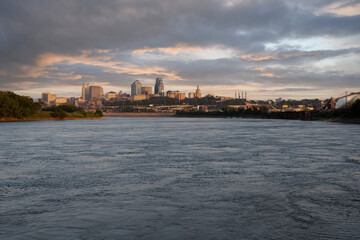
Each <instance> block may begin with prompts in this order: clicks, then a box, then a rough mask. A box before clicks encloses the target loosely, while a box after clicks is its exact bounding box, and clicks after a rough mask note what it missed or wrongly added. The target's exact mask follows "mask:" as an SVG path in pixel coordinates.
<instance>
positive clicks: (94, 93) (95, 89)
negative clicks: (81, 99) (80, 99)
mask: <svg viewBox="0 0 360 240" xmlns="http://www.w3.org/2000/svg"><path fill="white" fill-rule="evenodd" d="M102 95H104V89H103V88H102V87H100V86H90V99H94V98H95V99H100V98H101V97H102Z"/></svg>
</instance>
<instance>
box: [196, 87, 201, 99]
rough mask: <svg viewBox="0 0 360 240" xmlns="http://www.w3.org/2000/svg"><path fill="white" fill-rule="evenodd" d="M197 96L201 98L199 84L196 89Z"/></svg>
mask: <svg viewBox="0 0 360 240" xmlns="http://www.w3.org/2000/svg"><path fill="white" fill-rule="evenodd" d="M195 97H196V98H201V90H200V88H199V85H197V89H196V92H195Z"/></svg>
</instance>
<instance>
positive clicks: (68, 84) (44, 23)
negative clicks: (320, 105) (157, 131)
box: [0, 0, 360, 100]
mask: <svg viewBox="0 0 360 240" xmlns="http://www.w3.org/2000/svg"><path fill="white" fill-rule="evenodd" d="M156 77H162V78H163V79H164V85H165V90H180V91H184V92H186V93H187V92H190V91H194V90H195V89H196V86H197V85H200V88H201V90H202V92H203V93H204V94H207V93H210V94H214V95H218V96H234V95H235V91H237V92H245V91H246V92H247V93H248V97H249V98H252V99H264V100H266V99H275V98H278V97H283V98H285V99H305V98H320V99H326V98H329V97H331V96H339V95H341V94H343V93H344V92H345V91H360V0H341V1H339V0H288V1H285V0H181V1H179V0H103V1H98V0H62V1H59V0H11V1H7V0H0V90H9V91H14V92H16V93H18V94H22V95H30V96H32V97H33V98H39V97H40V95H41V93H42V92H52V93H55V94H57V96H61V97H70V96H75V97H79V96H80V95H81V85H82V83H91V84H95V85H100V86H103V87H104V91H105V92H108V91H116V92H118V91H120V90H122V91H124V92H130V84H131V83H132V82H134V81H135V80H137V79H138V80H140V81H141V82H142V84H143V85H145V86H154V84H155V78H156Z"/></svg>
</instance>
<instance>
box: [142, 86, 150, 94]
mask: <svg viewBox="0 0 360 240" xmlns="http://www.w3.org/2000/svg"><path fill="white" fill-rule="evenodd" d="M141 94H145V95H150V94H152V87H141Z"/></svg>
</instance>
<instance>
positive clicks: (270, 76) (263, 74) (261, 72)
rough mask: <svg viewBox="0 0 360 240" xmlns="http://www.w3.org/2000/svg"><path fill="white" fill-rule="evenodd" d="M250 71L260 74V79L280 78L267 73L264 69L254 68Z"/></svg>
mask: <svg viewBox="0 0 360 240" xmlns="http://www.w3.org/2000/svg"><path fill="white" fill-rule="evenodd" d="M251 70H253V71H256V72H260V76H262V77H268V78H280V76H277V75H276V74H274V73H272V72H269V71H267V70H266V69H265V68H262V67H254V68H252V69H251Z"/></svg>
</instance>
